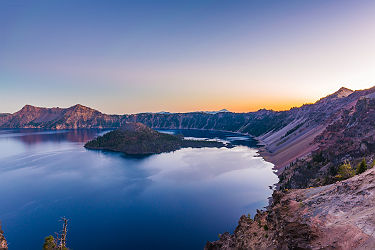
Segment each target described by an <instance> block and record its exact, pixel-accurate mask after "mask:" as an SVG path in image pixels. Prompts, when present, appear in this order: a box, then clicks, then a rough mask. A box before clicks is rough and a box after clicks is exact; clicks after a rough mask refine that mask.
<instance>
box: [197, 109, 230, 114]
mask: <svg viewBox="0 0 375 250" xmlns="http://www.w3.org/2000/svg"><path fill="white" fill-rule="evenodd" d="M200 112H203V113H206V114H211V115H214V114H218V113H228V112H230V111H229V110H227V109H220V110H218V111H200Z"/></svg>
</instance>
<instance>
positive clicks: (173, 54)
mask: <svg viewBox="0 0 375 250" xmlns="http://www.w3.org/2000/svg"><path fill="white" fill-rule="evenodd" d="M374 7H375V3H373V2H371V1H321V0H315V1H272V0H270V1H267V0H266V1H220V0H216V1H193V0H191V1H69V0H64V1H57V0H56V1H32V0H30V1H17V0H1V1H0V87H1V89H0V107H1V109H0V112H14V111H16V110H18V109H20V108H21V107H22V106H23V105H25V104H32V105H38V106H50V107H52V106H60V107H68V106H71V105H74V104H76V103H81V104H83V105H87V106H90V107H94V108H96V109H99V110H101V111H103V112H106V113H119V114H122V113H136V112H146V111H160V110H167V111H173V112H186V111H192V110H215V109H221V108H227V109H230V110H233V111H238V112H245V111H253V110H257V109H259V108H262V107H265V108H273V109H287V108H289V107H291V106H297V105H301V104H303V103H305V102H311V101H314V100H315V99H318V98H320V97H322V96H324V95H326V94H329V93H330V92H333V91H335V90H336V89H338V88H339V87H341V86H347V87H349V88H354V89H360V88H367V87H371V86H372V85H375V84H373V83H374V82H375V81H374V79H375V73H374V72H375V71H374V70H373V69H374V66H375V59H374V58H375V49H374V46H373V44H374V39H375V34H374V32H373V30H374V25H375V8H374Z"/></svg>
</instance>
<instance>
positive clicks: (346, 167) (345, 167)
mask: <svg viewBox="0 0 375 250" xmlns="http://www.w3.org/2000/svg"><path fill="white" fill-rule="evenodd" d="M354 175H355V171H354V169H353V168H352V166H351V165H350V163H349V162H345V163H344V164H342V165H341V166H340V167H339V170H338V171H337V175H336V178H337V179H338V180H346V179H349V178H350V177H353V176H354Z"/></svg>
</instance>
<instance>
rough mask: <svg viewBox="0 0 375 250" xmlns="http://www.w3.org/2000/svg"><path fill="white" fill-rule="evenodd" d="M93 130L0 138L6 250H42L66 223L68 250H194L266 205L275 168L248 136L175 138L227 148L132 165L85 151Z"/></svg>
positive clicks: (11, 133)
mask: <svg viewBox="0 0 375 250" xmlns="http://www.w3.org/2000/svg"><path fill="white" fill-rule="evenodd" d="M104 132H105V131H100V130H94V129H91V130H63V131H46V130H30V129H22V130H0V197H1V206H0V221H1V223H2V227H3V230H4V232H5V237H6V238H7V241H8V245H9V248H10V249H22V250H24V249H41V248H42V245H43V241H44V237H45V236H48V235H50V234H52V235H54V233H55V232H58V231H59V230H60V229H61V227H62V225H61V222H59V218H60V217H62V216H65V217H67V218H69V224H68V236H67V240H68V247H70V248H71V249H202V248H203V247H204V245H205V243H206V241H207V240H216V239H217V237H218V236H217V235H218V233H223V232H225V231H229V232H232V231H233V230H234V229H235V227H236V225H237V222H238V219H239V217H240V216H241V215H242V214H248V213H250V214H252V215H254V213H255V210H256V209H261V208H262V207H264V206H266V205H267V204H268V200H267V198H268V197H269V196H270V195H271V193H272V190H270V189H269V186H270V185H273V184H274V183H276V182H277V177H276V175H275V174H274V173H273V171H272V167H273V165H272V164H271V163H268V162H265V161H264V160H263V159H262V158H261V157H259V156H258V154H257V150H256V143H255V142H254V141H253V140H252V139H251V138H249V137H246V136H242V135H238V134H233V133H226V132H217V131H216V132H214V131H209V132H208V131H198V130H180V131H176V130H174V131H172V130H170V131H165V132H168V133H180V134H181V133H182V134H184V136H186V137H199V138H210V139H216V140H223V141H231V142H232V143H233V144H234V145H236V146H235V147H233V148H201V149H192V148H185V149H181V150H178V151H175V152H172V153H163V154H159V155H152V156H148V157H141V158H132V157H127V156H125V155H123V154H121V153H111V152H102V151H90V150H86V149H85V148H84V147H83V145H84V143H85V142H86V141H88V140H90V139H92V138H94V137H95V136H97V135H98V134H103V133H104Z"/></svg>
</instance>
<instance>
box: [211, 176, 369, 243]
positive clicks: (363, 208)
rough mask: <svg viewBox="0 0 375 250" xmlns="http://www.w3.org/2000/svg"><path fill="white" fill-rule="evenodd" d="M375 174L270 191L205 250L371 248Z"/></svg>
mask: <svg viewBox="0 0 375 250" xmlns="http://www.w3.org/2000/svg"><path fill="white" fill-rule="evenodd" d="M374 206H375V169H371V170H368V171H367V172H365V173H363V174H361V175H357V176H355V177H353V178H350V179H348V180H345V181H341V182H337V183H335V184H331V185H327V186H323V187H316V188H309V189H297V190H289V191H276V192H274V194H273V203H272V204H271V206H270V207H269V209H268V210H267V211H258V213H257V214H256V216H255V217H254V220H252V219H250V218H247V217H245V216H242V217H241V219H240V221H239V225H238V227H237V228H236V230H235V232H234V234H233V235H230V234H229V233H224V234H222V235H221V237H220V239H219V240H218V241H215V242H208V243H207V244H206V247H205V249H375V220H374V218H375V209H373V208H374Z"/></svg>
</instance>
